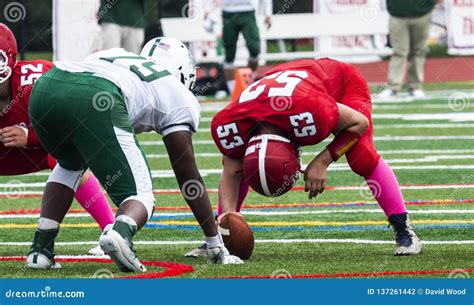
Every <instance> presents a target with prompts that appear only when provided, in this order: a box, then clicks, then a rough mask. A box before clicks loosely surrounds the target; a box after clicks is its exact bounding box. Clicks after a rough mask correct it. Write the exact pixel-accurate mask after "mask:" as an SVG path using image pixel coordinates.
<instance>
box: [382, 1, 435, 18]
mask: <svg viewBox="0 0 474 305" xmlns="http://www.w3.org/2000/svg"><path fill="white" fill-rule="evenodd" d="M435 5H436V0H387V9H388V12H389V13H390V15H392V16H395V17H418V16H422V15H425V14H428V13H429V12H431V11H432V10H433V8H434V6H435Z"/></svg>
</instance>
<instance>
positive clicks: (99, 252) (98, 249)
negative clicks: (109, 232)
mask: <svg viewBox="0 0 474 305" xmlns="http://www.w3.org/2000/svg"><path fill="white" fill-rule="evenodd" d="M87 253H88V254H90V255H94V256H104V255H105V252H104V250H102V248H101V247H100V245H97V246H95V247H94V248H92V249H90V250H89V251H88V252H87Z"/></svg>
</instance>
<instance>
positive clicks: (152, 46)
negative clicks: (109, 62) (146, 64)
mask: <svg viewBox="0 0 474 305" xmlns="http://www.w3.org/2000/svg"><path fill="white" fill-rule="evenodd" d="M140 55H141V56H143V57H146V58H149V59H150V60H152V61H154V62H157V63H159V64H160V65H162V66H163V67H164V68H165V69H166V70H168V71H169V72H170V73H171V74H173V75H174V76H175V77H177V78H178V79H179V80H180V81H181V82H182V83H183V84H184V85H185V86H186V88H188V89H189V90H191V89H192V88H193V87H194V84H195V82H196V66H195V65H194V59H193V57H192V55H191V53H190V52H189V50H188V48H187V47H186V46H185V45H184V44H183V43H182V42H181V41H179V40H177V39H174V38H171V37H157V38H154V39H152V40H150V41H148V42H147V43H146V45H145V46H144V47H143V49H142V52H141V53H140Z"/></svg>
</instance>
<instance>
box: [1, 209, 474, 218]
mask: <svg viewBox="0 0 474 305" xmlns="http://www.w3.org/2000/svg"><path fill="white" fill-rule="evenodd" d="M352 213H355V214H359V213H374V214H380V213H382V210H380V209H340V210H333V209H331V210H321V211H253V210H244V211H242V214H244V215H252V216H289V215H313V214H316V215H317V214H352ZM410 214H426V215H431V214H474V209H473V210H467V209H464V210H459V209H455V210H411V211H410ZM39 215H40V214H39V213H34V214H0V219H30V218H32V219H36V218H38V217H39ZM90 217H91V215H90V214H88V213H73V214H70V213H69V214H66V218H90ZM174 217H194V215H193V214H192V213H187V212H185V213H183V212H181V213H155V214H154V215H153V217H152V218H151V219H152V220H158V219H162V218H174Z"/></svg>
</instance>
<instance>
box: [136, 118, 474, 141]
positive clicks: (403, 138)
mask: <svg viewBox="0 0 474 305" xmlns="http://www.w3.org/2000/svg"><path fill="white" fill-rule="evenodd" d="M472 116H473V117H474V112H473V114H472ZM473 139H474V136H471V135H452V136H376V137H374V141H375V142H381V141H420V140H430V141H436V140H473ZM330 141H332V138H331V139H325V140H324V141H322V143H326V142H330ZM193 144H194V145H215V144H214V141H213V140H194V141H193ZM140 145H142V146H164V145H165V144H164V143H163V141H141V142H140Z"/></svg>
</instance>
